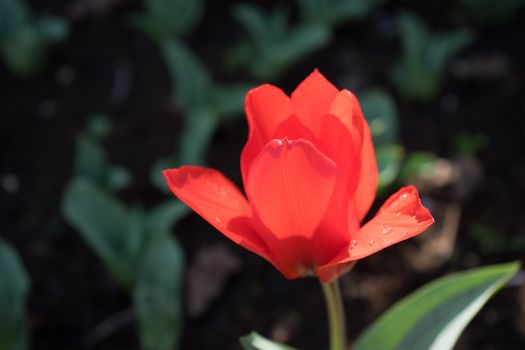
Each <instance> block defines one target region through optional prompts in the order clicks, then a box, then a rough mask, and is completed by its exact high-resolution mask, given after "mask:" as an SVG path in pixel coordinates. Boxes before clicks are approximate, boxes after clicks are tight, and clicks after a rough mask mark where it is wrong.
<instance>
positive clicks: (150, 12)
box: [131, 0, 252, 191]
mask: <svg viewBox="0 0 525 350" xmlns="http://www.w3.org/2000/svg"><path fill="white" fill-rule="evenodd" d="M145 8H146V11H145V13H143V14H136V15H134V16H133V17H132V19H131V23H132V25H133V26H134V27H135V28H137V29H139V30H141V31H142V32H144V33H145V34H146V35H148V36H149V37H150V38H151V39H152V40H153V41H154V42H155V43H156V44H157V45H158V46H159V48H160V50H161V53H162V55H163V57H164V61H165V62H166V66H167V68H168V72H169V74H170V78H171V81H172V84H173V93H174V96H175V102H176V104H177V106H178V107H179V108H180V109H181V111H182V118H183V126H182V130H181V133H180V135H179V137H178V143H177V145H176V147H175V151H174V152H173V154H171V155H169V156H167V157H163V158H160V159H158V160H157V161H156V162H155V163H154V164H153V166H152V168H151V172H150V177H151V180H152V182H153V184H154V185H155V186H156V187H158V188H159V189H162V190H164V191H167V190H168V189H167V186H166V183H165V181H164V178H163V176H162V170H164V169H167V168H173V167H176V166H179V165H181V164H193V165H202V164H205V162H206V161H205V157H206V151H207V150H208V147H209V144H210V141H211V139H212V137H213V135H214V133H215V130H216V129H217V128H218V127H219V126H220V125H221V124H223V123H227V122H228V121H230V120H231V118H232V117H237V116H239V115H241V112H242V108H243V101H244V95H245V93H246V91H248V89H249V88H250V87H251V86H252V84H243V83H238V84H235V83H232V84H218V83H216V82H214V81H213V79H212V77H211V76H210V74H209V72H208V71H207V69H206V67H205V66H204V64H203V63H202V62H201V61H200V60H199V58H198V57H196V56H195V54H193V53H192V52H191V50H190V49H188V47H187V46H186V45H185V44H184V42H183V41H182V40H181V39H182V37H183V36H184V35H187V34H188V33H190V32H191V31H192V30H193V29H194V28H195V26H196V25H197V23H198V22H199V20H200V19H201V17H202V12H203V9H204V2H203V1H200V0H176V1H173V0H145Z"/></svg>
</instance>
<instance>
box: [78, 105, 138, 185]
mask: <svg viewBox="0 0 525 350" xmlns="http://www.w3.org/2000/svg"><path fill="white" fill-rule="evenodd" d="M110 132H111V123H110V121H109V118H108V117H107V116H106V115H103V114H96V115H93V116H92V117H91V118H90V119H89V121H88V126H87V128H86V131H85V132H84V133H83V134H81V135H80V136H79V137H78V139H77V144H76V149H75V151H76V152H75V165H74V172H75V176H78V177H82V178H84V179H86V180H89V181H91V182H93V183H94V184H97V185H99V186H101V187H103V188H108V189H112V190H119V189H122V188H125V187H127V186H128V185H129V184H130V182H131V175H130V174H129V172H128V171H127V170H126V169H125V168H123V167H120V166H116V165H112V164H110V163H109V161H108V159H107V156H106V152H105V151H104V148H103V147H102V145H101V142H102V140H103V139H104V138H105V137H107V136H108V135H109V133H110Z"/></svg>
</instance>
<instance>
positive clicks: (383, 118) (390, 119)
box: [359, 89, 399, 146]
mask: <svg viewBox="0 0 525 350" xmlns="http://www.w3.org/2000/svg"><path fill="white" fill-rule="evenodd" d="M359 103H360V104H361V109H362V111H363V114H364V116H365V118H366V120H367V122H368V125H369V126H370V133H371V134H372V138H373V140H374V145H376V146H378V145H384V144H392V143H398V142H399V135H398V133H399V131H398V130H399V121H398V118H397V107H396V103H395V101H394V99H393V98H392V97H391V96H390V95H389V94H388V93H387V92H385V91H383V90H380V89H370V90H368V91H365V92H364V93H363V94H361V95H360V96H359Z"/></svg>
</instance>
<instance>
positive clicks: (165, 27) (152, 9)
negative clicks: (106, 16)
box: [131, 0, 204, 42]
mask: <svg viewBox="0 0 525 350" xmlns="http://www.w3.org/2000/svg"><path fill="white" fill-rule="evenodd" d="M145 10H146V11H145V12H144V13H142V14H137V15H134V16H133V17H132V18H131V22H132V24H133V25H134V26H135V27H136V28H138V29H140V30H141V31H143V32H144V33H146V34H148V35H149V36H150V37H152V38H153V39H155V40H158V41H159V42H162V41H163V40H165V39H169V38H171V37H173V36H177V37H180V36H184V35H186V34H188V33H189V32H191V31H192V30H193V29H194V28H195V26H196V24H197V23H198V22H199V21H200V19H201V17H202V13H203V11H204V4H203V2H202V0H145Z"/></svg>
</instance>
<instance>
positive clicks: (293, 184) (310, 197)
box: [246, 138, 338, 277]
mask: <svg viewBox="0 0 525 350" xmlns="http://www.w3.org/2000/svg"><path fill="white" fill-rule="evenodd" d="M337 175H338V169H337V166H336V164H335V163H334V162H333V161H332V160H331V159H329V158H328V157H326V156H325V155H324V154H322V153H321V152H319V151H318V150H317V148H316V147H315V146H314V145H313V144H312V143H311V142H310V141H307V140H303V139H299V140H291V141H290V140H288V139H286V138H285V139H282V140H279V139H275V140H272V141H271V142H270V143H268V145H266V147H265V148H264V149H263V151H261V154H260V155H259V156H258V157H257V158H256V159H255V160H254V161H253V163H252V165H251V168H250V172H249V174H248V182H247V184H246V190H247V194H248V197H249V199H250V203H251V205H252V208H253V211H254V214H256V216H257V218H258V220H260V222H261V224H262V226H264V227H265V228H266V229H267V233H261V238H262V239H263V240H264V241H265V242H266V244H267V246H268V248H269V250H270V251H271V254H272V258H273V260H274V261H278V262H279V263H280V266H281V268H280V269H281V270H282V271H283V270H287V271H283V273H285V275H287V277H290V276H292V275H293V273H292V272H293V271H295V272H297V271H298V270H299V269H308V268H311V267H312V266H313V265H314V264H315V262H314V261H313V256H314V255H313V251H314V250H315V247H314V246H313V244H312V239H311V238H312V236H313V235H314V233H315V231H316V229H317V227H318V225H319V223H320V221H321V219H322V218H323V217H324V215H325V213H326V211H327V208H328V204H329V202H330V199H331V197H332V193H333V191H334V187H335V183H336V178H337ZM258 232H262V231H261V230H258Z"/></svg>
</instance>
